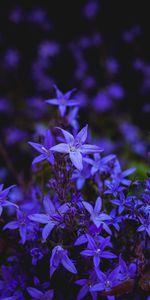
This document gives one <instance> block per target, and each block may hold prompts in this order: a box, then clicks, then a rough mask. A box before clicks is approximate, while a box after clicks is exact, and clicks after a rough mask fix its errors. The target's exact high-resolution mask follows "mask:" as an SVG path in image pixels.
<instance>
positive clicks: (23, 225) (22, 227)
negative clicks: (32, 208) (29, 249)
mask: <svg viewBox="0 0 150 300" xmlns="http://www.w3.org/2000/svg"><path fill="white" fill-rule="evenodd" d="M28 225H29V220H28V217H27V216H26V214H25V213H24V212H22V211H21V210H19V209H18V210H17V220H16V221H11V222H9V223H7V224H6V225H5V226H4V227H3V230H5V229H10V230H14V229H19V233H20V237H21V242H22V244H25V242H26V239H27V228H28Z"/></svg>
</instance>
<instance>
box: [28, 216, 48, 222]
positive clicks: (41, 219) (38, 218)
mask: <svg viewBox="0 0 150 300" xmlns="http://www.w3.org/2000/svg"><path fill="white" fill-rule="evenodd" d="M28 218H29V219H30V220H31V221H35V222H38V223H41V224H46V223H48V222H49V216H47V215H45V214H32V215H29V216H28Z"/></svg>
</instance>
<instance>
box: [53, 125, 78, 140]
mask: <svg viewBox="0 0 150 300" xmlns="http://www.w3.org/2000/svg"><path fill="white" fill-rule="evenodd" d="M56 128H57V129H59V130H60V131H61V132H62V134H63V136H64V138H65V140H66V142H67V144H72V143H74V137H73V135H72V134H71V133H69V132H68V131H66V130H64V129H62V128H60V127H56Z"/></svg>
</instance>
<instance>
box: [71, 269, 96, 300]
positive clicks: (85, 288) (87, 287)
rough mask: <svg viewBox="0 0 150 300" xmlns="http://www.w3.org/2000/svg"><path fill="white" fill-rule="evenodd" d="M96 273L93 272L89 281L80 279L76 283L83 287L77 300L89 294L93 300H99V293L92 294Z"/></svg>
mask: <svg viewBox="0 0 150 300" xmlns="http://www.w3.org/2000/svg"><path fill="white" fill-rule="evenodd" d="M96 277H97V276H96V272H95V271H92V272H91V274H90V276H89V278H88V279H79V280H76V281H75V283H76V284H78V285H79V286H81V289H80V291H79V293H78V295H77V300H81V299H83V298H84V297H85V296H86V295H87V294H88V293H90V295H91V297H92V300H97V292H92V291H91V290H90V288H91V287H92V285H93V284H94V283H95V280H96Z"/></svg>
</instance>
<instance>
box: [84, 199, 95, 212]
mask: <svg viewBox="0 0 150 300" xmlns="http://www.w3.org/2000/svg"><path fill="white" fill-rule="evenodd" d="M82 204H83V205H84V207H85V209H86V210H87V211H88V212H89V213H90V214H92V213H93V207H92V205H91V204H90V203H88V202H86V201H82Z"/></svg>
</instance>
